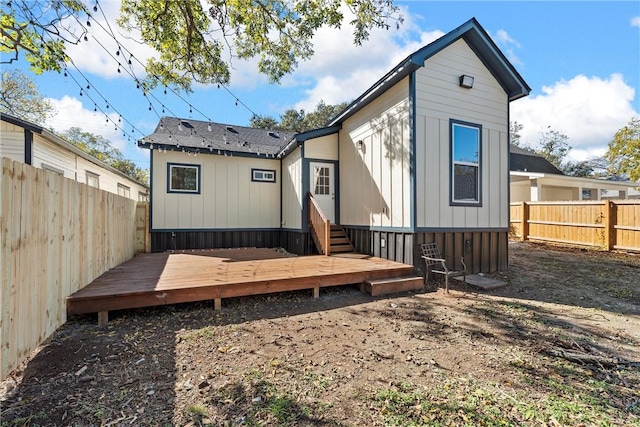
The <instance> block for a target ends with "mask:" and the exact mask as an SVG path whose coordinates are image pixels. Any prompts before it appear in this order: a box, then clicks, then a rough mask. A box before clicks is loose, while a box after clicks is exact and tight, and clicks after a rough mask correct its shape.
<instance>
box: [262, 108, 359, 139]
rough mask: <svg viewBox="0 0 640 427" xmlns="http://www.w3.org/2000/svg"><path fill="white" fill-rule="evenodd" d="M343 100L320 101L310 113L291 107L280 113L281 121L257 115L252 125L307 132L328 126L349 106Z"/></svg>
mask: <svg viewBox="0 0 640 427" xmlns="http://www.w3.org/2000/svg"><path fill="white" fill-rule="evenodd" d="M347 105H348V104H347V103H346V102H343V103H341V104H336V105H327V104H326V103H325V102H324V101H320V102H319V103H318V104H317V105H316V108H315V110H314V111H311V112H309V113H307V112H305V111H304V110H294V109H290V110H287V111H285V112H284V113H282V114H281V115H280V122H278V121H277V120H276V119H274V118H273V117H268V116H256V117H253V118H252V119H251V127H254V128H260V129H273V130H282V131H287V132H294V133H300V132H306V131H309V130H313V129H319V128H323V127H325V126H327V124H328V123H329V120H331V119H332V118H333V117H335V116H336V115H338V113H340V112H341V111H342V110H344V109H345V108H346V107H347Z"/></svg>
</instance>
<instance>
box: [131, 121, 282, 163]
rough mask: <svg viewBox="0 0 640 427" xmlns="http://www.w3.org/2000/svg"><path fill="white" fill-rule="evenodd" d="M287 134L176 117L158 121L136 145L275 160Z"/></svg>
mask: <svg viewBox="0 0 640 427" xmlns="http://www.w3.org/2000/svg"><path fill="white" fill-rule="evenodd" d="M292 136H293V134H292V133H289V132H280V131H270V130H266V129H256V128H251V127H244V126H237V125H229V124H225V123H215V122H205V121H200V120H192V119H181V118H178V117H162V118H161V119H160V122H159V123H158V125H157V126H156V129H155V130H154V132H153V133H152V134H151V135H148V136H146V137H144V138H143V139H141V140H140V141H138V146H140V147H145V148H150V146H151V144H154V148H161V147H163V148H170V149H171V148H181V147H182V148H185V149H189V150H191V151H193V150H200V151H202V152H205V151H206V150H209V151H212V152H213V151H218V150H221V151H225V152H233V153H244V154H255V155H257V154H258V153H259V154H261V155H264V154H267V155H270V156H275V154H277V153H278V152H279V151H280V149H281V148H282V147H283V146H285V145H286V144H287V142H289V140H291V138H292Z"/></svg>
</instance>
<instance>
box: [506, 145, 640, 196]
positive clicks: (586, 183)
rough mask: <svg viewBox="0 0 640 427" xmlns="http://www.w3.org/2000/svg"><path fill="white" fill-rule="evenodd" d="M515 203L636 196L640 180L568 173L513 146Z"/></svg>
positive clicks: (511, 184) (512, 162) (512, 175)
mask: <svg viewBox="0 0 640 427" xmlns="http://www.w3.org/2000/svg"><path fill="white" fill-rule="evenodd" d="M510 168H511V171H510V186H511V201H512V202H538V201H545V202H549V201H571V200H601V199H605V198H606V199H629V198H632V197H635V198H637V194H638V192H637V191H636V188H638V187H640V184H639V183H636V182H628V181H608V180H604V179H596V178H583V177H575V176H567V175H565V174H564V173H562V171H560V170H559V169H558V168H556V167H555V166H553V165H552V164H551V163H549V162H548V161H547V160H546V159H545V158H544V157H542V156H539V155H537V154H536V153H533V152H531V151H529V150H526V149H522V148H519V147H514V146H512V147H511V157H510Z"/></svg>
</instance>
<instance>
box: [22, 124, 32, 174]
mask: <svg viewBox="0 0 640 427" xmlns="http://www.w3.org/2000/svg"><path fill="white" fill-rule="evenodd" d="M24 162H25V164H27V165H33V132H32V131H30V130H29V129H25V130H24Z"/></svg>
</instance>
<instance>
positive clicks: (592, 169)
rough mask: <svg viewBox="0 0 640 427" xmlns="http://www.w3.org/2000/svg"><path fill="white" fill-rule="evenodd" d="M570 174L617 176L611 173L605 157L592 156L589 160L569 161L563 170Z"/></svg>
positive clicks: (612, 177)
mask: <svg viewBox="0 0 640 427" xmlns="http://www.w3.org/2000/svg"><path fill="white" fill-rule="evenodd" d="M562 171H563V172H564V173H565V174H567V175H569V176H578V177H584V178H589V177H597V178H607V179H615V178H616V177H614V176H611V175H609V173H608V162H607V159H605V158H604V157H592V158H590V159H587V160H581V161H575V162H567V163H566V164H565V165H564V168H563V170H562Z"/></svg>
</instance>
